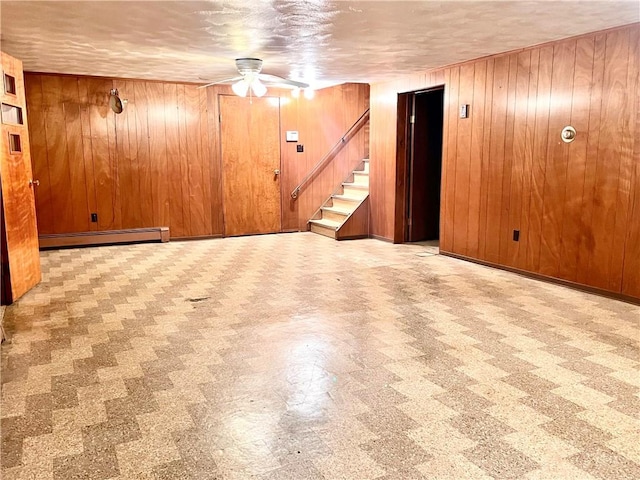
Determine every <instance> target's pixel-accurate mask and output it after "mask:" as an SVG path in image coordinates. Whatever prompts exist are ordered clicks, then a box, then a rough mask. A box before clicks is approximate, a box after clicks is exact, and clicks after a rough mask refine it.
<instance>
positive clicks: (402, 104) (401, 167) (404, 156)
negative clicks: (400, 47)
mask: <svg viewBox="0 0 640 480" xmlns="http://www.w3.org/2000/svg"><path fill="white" fill-rule="evenodd" d="M434 91H442V94H443V97H444V99H445V100H446V86H445V85H444V84H440V85H434V86H433V87H429V88H422V89H420V90H413V91H410V92H402V93H399V94H398V112H397V126H396V203H395V215H394V217H395V220H394V226H393V243H405V242H407V232H408V227H409V217H408V213H409V196H410V194H411V192H410V183H411V182H410V175H411V154H412V150H413V141H412V140H413V124H412V123H411V115H412V113H413V105H414V104H415V96H416V95H418V94H421V93H429V92H434ZM445 111H446V108H445ZM442 121H443V127H444V116H443V119H442ZM440 185H441V187H440V188H441V198H442V185H444V184H443V183H442V173H441V174H440ZM440 218H442V201H441V202H440Z"/></svg>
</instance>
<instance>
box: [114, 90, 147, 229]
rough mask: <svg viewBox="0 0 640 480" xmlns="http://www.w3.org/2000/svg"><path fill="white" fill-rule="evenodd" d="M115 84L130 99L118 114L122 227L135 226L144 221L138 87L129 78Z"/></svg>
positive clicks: (122, 94) (124, 96)
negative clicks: (139, 154)
mask: <svg viewBox="0 0 640 480" xmlns="http://www.w3.org/2000/svg"><path fill="white" fill-rule="evenodd" d="M116 86H117V88H118V90H119V93H120V95H121V96H122V98H126V99H127V100H128V103H127V106H126V108H125V109H124V111H123V112H122V113H121V114H120V115H117V116H116V117H115V125H116V154H117V157H118V174H119V176H120V181H119V183H120V208H121V212H120V213H121V219H122V228H135V227H136V226H138V225H140V224H141V223H142V211H141V209H142V205H141V204H140V202H137V199H138V198H139V196H140V182H139V178H140V177H139V164H138V156H137V145H138V139H137V129H136V125H137V122H138V120H137V115H138V111H137V102H136V98H135V86H134V84H133V82H129V81H127V82H122V83H120V82H118V83H116Z"/></svg>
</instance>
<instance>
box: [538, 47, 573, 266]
mask: <svg viewBox="0 0 640 480" xmlns="http://www.w3.org/2000/svg"><path fill="white" fill-rule="evenodd" d="M575 57H576V43H575V42H574V41H572V42H562V43H559V44H557V45H555V46H554V49H553V64H552V69H553V73H552V79H551V108H552V109H553V114H552V115H551V116H550V118H549V137H548V139H547V163H546V166H545V183H544V199H543V201H544V207H543V213H542V232H541V244H540V267H539V273H541V274H543V275H549V276H552V277H555V276H557V274H558V267H559V264H560V244H561V243H560V238H561V233H562V220H563V211H564V200H565V185H566V178H567V165H568V153H569V145H568V144H566V143H564V142H563V141H562V140H561V139H560V132H561V131H562V129H563V128H564V127H565V126H566V125H568V124H569V121H570V119H571V101H572V91H573V75H574V65H575Z"/></svg>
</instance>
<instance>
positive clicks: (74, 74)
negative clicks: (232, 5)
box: [24, 70, 207, 86]
mask: <svg viewBox="0 0 640 480" xmlns="http://www.w3.org/2000/svg"><path fill="white" fill-rule="evenodd" d="M24 73H29V74H32V75H51V76H56V77H73V78H78V77H81V78H93V79H96V80H117V81H121V82H122V81H137V82H150V83H175V84H178V85H196V86H202V85H206V84H207V82H186V81H182V80H175V81H174V80H159V79H156V80H153V79H147V78H132V77H113V76H103V75H82V74H76V73H59V72H40V71H32V70H25V72H24Z"/></svg>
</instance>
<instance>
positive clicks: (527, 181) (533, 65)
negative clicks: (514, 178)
mask: <svg viewBox="0 0 640 480" xmlns="http://www.w3.org/2000/svg"><path fill="white" fill-rule="evenodd" d="M530 53H531V55H530V69H529V86H528V90H527V91H528V94H527V119H526V123H525V127H524V128H525V138H524V152H523V155H524V159H523V167H522V169H523V171H522V203H521V209H520V217H519V219H518V221H519V225H520V233H521V235H520V242H519V246H518V247H517V249H518V257H517V260H516V262H515V266H516V267H517V268H520V269H523V270H526V269H528V268H529V267H528V265H529V264H528V252H530V246H529V237H530V235H529V231H530V228H529V226H530V216H529V213H530V207H531V192H532V188H533V182H534V179H533V178H532V177H533V171H534V158H533V145H534V139H535V125H536V114H537V102H536V98H537V94H538V67H539V63H540V51H539V50H532V51H531V52H530ZM538 218H540V217H539V216H538Z"/></svg>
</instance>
